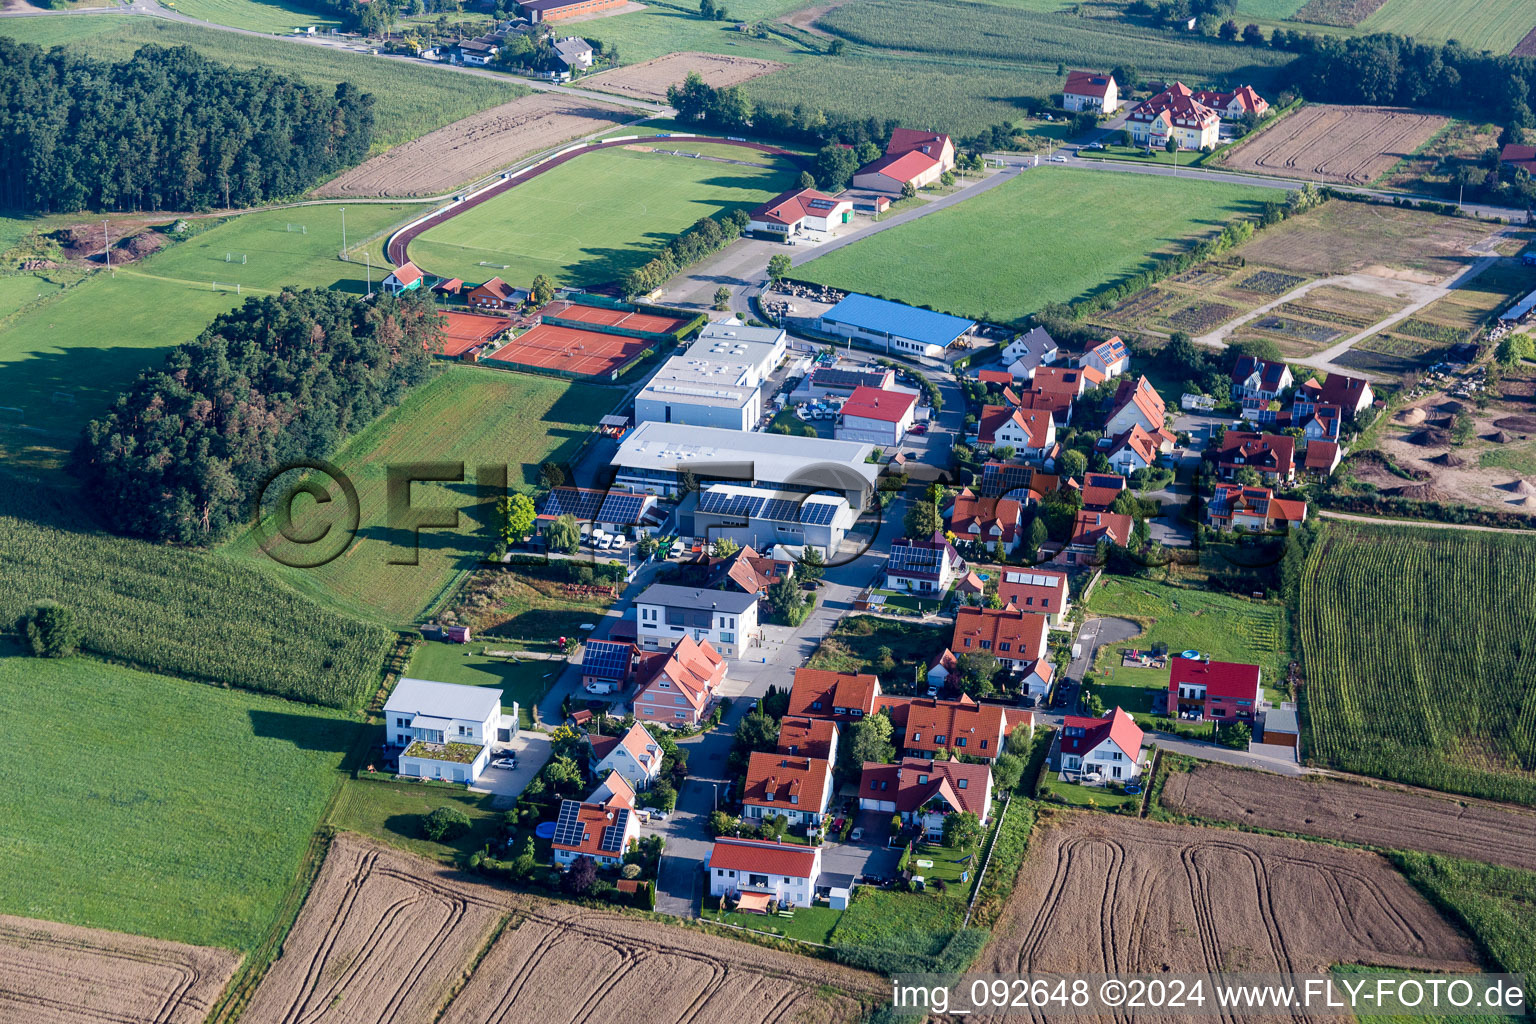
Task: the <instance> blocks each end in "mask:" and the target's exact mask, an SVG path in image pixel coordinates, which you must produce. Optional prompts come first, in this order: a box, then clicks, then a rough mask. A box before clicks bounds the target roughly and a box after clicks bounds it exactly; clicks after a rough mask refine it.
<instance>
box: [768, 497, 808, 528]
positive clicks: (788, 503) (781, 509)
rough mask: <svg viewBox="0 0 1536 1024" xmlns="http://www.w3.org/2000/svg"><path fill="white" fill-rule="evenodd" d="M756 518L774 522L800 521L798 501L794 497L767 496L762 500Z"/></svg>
mask: <svg viewBox="0 0 1536 1024" xmlns="http://www.w3.org/2000/svg"><path fill="white" fill-rule="evenodd" d="M758 518H760V519H767V520H768V521H770V522H774V523H798V522H799V521H800V502H799V501H797V500H795V499H794V498H769V499H768V500H766V501H765V502H763V508H762V511H761V512H759V513H758Z"/></svg>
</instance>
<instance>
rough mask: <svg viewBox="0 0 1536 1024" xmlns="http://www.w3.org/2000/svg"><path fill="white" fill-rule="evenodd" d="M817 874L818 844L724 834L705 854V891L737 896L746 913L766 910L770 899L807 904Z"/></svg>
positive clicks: (819, 862) (781, 902) (797, 904)
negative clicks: (706, 876)
mask: <svg viewBox="0 0 1536 1024" xmlns="http://www.w3.org/2000/svg"><path fill="white" fill-rule="evenodd" d="M820 875H821V847H819V846H801V845H799V844H798V843H776V842H772V841H770V840H765V839H735V838H732V837H729V836H724V837H721V838H719V839H716V840H715V846H714V849H713V850H711V851H710V854H709V894H710V895H711V896H713V897H717V898H718V897H720V896H730V897H731V898H732V899H737V898H739V899H740V900H741V905H740V906H739V907H737V909H738V910H744V911H748V912H756V913H766V912H767V909H768V901H769V900H770V899H772V900H777V901H778V902H779V903H780V904H785V905H788V906H792V907H808V906H810V905H811V900H812V898H813V897H814V896H815V893H816V879H817V878H818V877H819V876H820Z"/></svg>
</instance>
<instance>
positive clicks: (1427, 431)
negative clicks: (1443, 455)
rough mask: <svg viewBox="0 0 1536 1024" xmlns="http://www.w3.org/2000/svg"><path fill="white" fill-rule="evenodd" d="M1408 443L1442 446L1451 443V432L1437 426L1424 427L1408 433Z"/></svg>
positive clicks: (1432, 446)
mask: <svg viewBox="0 0 1536 1024" xmlns="http://www.w3.org/2000/svg"><path fill="white" fill-rule="evenodd" d="M1408 443H1409V444H1416V445H1420V446H1422V447H1425V448H1444V447H1445V446H1446V445H1448V444H1450V443H1451V434H1450V432H1449V431H1447V430H1442V429H1441V428H1439V427H1425V428H1424V429H1423V430H1417V431H1414V432H1413V433H1412V434H1409V435H1408Z"/></svg>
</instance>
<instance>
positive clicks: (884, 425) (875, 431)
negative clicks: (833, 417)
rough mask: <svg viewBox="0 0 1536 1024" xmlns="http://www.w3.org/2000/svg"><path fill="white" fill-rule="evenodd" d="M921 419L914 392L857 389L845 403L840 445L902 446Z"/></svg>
mask: <svg viewBox="0 0 1536 1024" xmlns="http://www.w3.org/2000/svg"><path fill="white" fill-rule="evenodd" d="M916 418H917V396H916V395H914V394H913V393H912V392H910V391H883V390H881V389H880V388H870V387H862V388H855V389H854V391H853V394H851V395H849V396H848V400H847V401H846V402H844V403H843V409H842V417H841V419H839V420H838V424H837V439H838V440H839V441H861V442H866V443H868V444H877V445H885V446H890V445H897V444H900V443H901V439H902V437H904V436H905V435H906V433H907V431H908V430H911V429H912V423H913V421H914V420H915V419H916Z"/></svg>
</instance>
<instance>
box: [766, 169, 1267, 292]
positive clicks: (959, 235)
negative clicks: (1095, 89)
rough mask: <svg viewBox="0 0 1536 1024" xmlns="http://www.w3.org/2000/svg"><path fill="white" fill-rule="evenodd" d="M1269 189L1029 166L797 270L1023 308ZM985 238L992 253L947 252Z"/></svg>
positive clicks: (1126, 267)
mask: <svg viewBox="0 0 1536 1024" xmlns="http://www.w3.org/2000/svg"><path fill="white" fill-rule="evenodd" d="M1267 198H1269V197H1268V196H1267V195H1266V190H1264V189H1258V188H1252V187H1249V186H1244V185H1225V184H1215V183H1210V182H1192V181H1175V180H1174V179H1172V178H1161V177H1154V176H1151V175H1145V176H1144V175H1111V174H1105V173H1101V172H1095V171H1080V170H1068V169H1065V168H1055V167H1050V168H1044V169H1036V170H1033V171H1029V172H1026V173H1024V174H1021V175H1019V176H1018V177H1017V178H1016V179H1015V180H1013V181H1009V182H1007V183H1005V184H1003V185H1000V186H998V187H996V188H994V189H992V190H991V191H989V192H986V193H983V194H982V195H979V196H977V197H975V198H974V199H969V200H967V201H966V202H964V203H962V204H959V205H957V206H954V207H951V208H949V209H946V210H941V211H939V212H937V213H934V214H930V215H929V216H927V217H924V218H923V219H922V221H921V222H916V223H912V224H904V225H902V226H901V227H897V228H892V229H891V230H889V231H883V232H881V233H880V234H878V235H874V236H872V237H870V238H867V239H864V240H863V241H859V242H855V243H854V244H852V245H848V246H845V247H843V248H841V249H838V250H836V251H834V252H830V253H828V254H827V255H825V256H822V257H820V258H819V259H815V260H812V261H811V262H809V263H806V264H804V265H803V266H800V267H797V268H796V269H795V276H796V277H799V278H803V279H805V280H808V281H814V282H817V283H821V284H827V285H831V286H833V287H836V288H842V289H846V290H851V291H862V292H868V293H870V294H873V295H879V296H883V297H887V298H893V299H899V300H901V301H903V302H908V303H911V304H913V305H921V306H931V307H932V308H934V309H939V310H943V311H946V312H950V313H957V314H962V315H965V316H970V317H976V318H981V319H997V320H1019V319H1022V318H1023V317H1025V316H1026V315H1028V314H1029V313H1032V312H1034V311H1035V310H1037V309H1039V308H1040V307H1041V306H1043V305H1045V304H1046V303H1048V302H1069V301H1072V300H1074V299H1077V298H1080V297H1082V296H1083V295H1085V294H1088V293H1091V292H1092V291H1093V289H1094V288H1096V287H1098V286H1099V285H1101V284H1103V283H1104V282H1105V280H1107V279H1113V278H1115V277H1118V276H1120V275H1123V274H1127V273H1133V272H1137V271H1139V270H1141V269H1143V268H1144V267H1145V266H1147V263H1148V257H1149V256H1150V255H1152V254H1157V253H1166V252H1170V251H1176V250H1178V249H1180V248H1182V247H1184V246H1187V245H1188V244H1190V243H1191V242H1192V241H1194V240H1196V239H1198V238H1200V237H1202V236H1204V235H1208V234H1211V233H1213V232H1214V231H1217V230H1219V229H1220V228H1221V227H1222V226H1224V225H1225V224H1226V223H1227V222H1229V221H1230V220H1232V219H1234V218H1236V217H1239V216H1243V215H1248V214H1256V213H1257V212H1258V211H1259V208H1260V206H1261V204H1262V203H1263V202H1264V201H1265V200H1266V199H1267ZM982 238H985V239H987V240H988V241H987V246H988V250H989V253H990V258H989V259H987V260H985V261H984V262H982V263H980V264H978V263H977V262H976V261H973V260H953V259H951V258H950V256H951V254H953V253H956V252H966V251H970V250H973V249H974V248H975V246H976V244H977V240H978V239H982Z"/></svg>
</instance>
